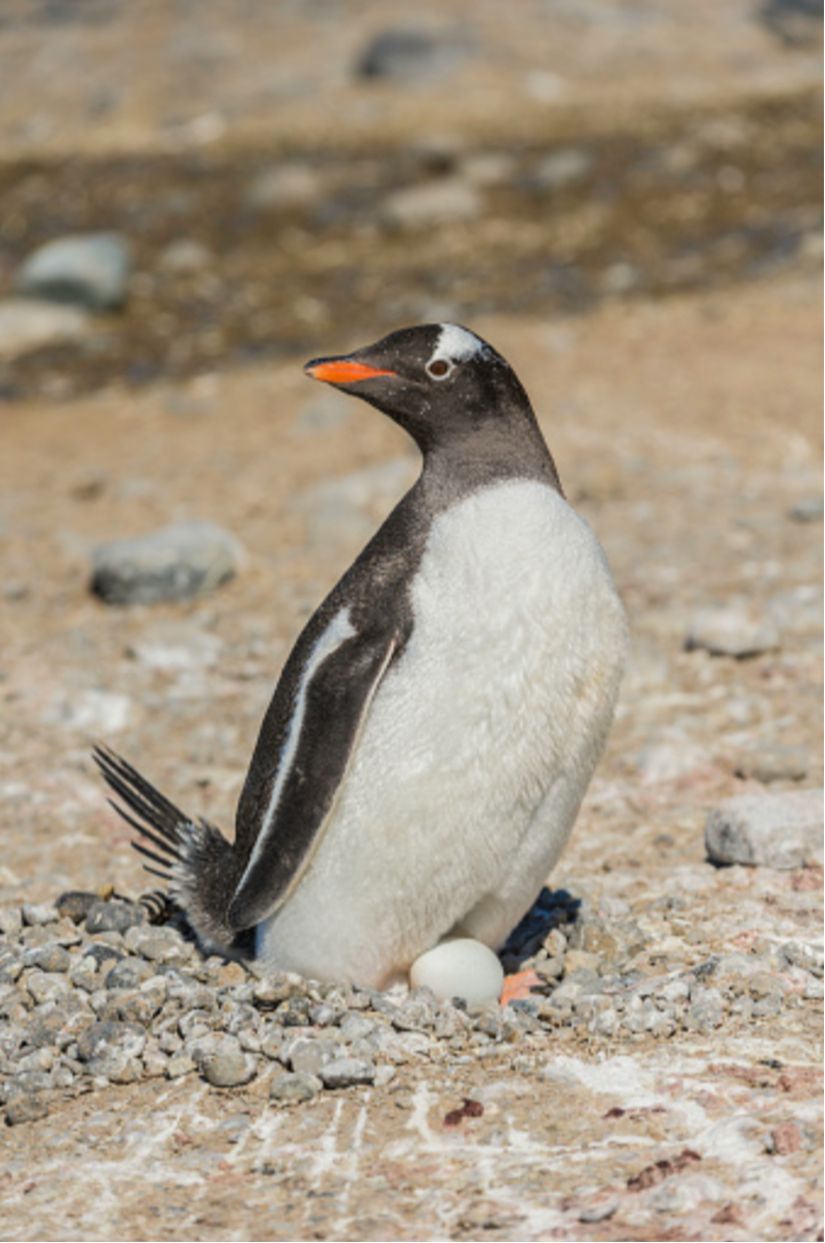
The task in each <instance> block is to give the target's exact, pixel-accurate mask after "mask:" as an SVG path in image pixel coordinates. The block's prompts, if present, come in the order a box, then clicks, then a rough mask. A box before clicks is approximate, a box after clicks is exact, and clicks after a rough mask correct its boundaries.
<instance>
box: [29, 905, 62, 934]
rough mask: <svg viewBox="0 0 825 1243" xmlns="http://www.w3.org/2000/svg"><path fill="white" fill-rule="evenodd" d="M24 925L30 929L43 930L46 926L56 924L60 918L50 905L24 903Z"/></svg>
mask: <svg viewBox="0 0 825 1243" xmlns="http://www.w3.org/2000/svg"><path fill="white" fill-rule="evenodd" d="M21 910H22V913H23V923H24V924H28V926H29V927H30V928H32V927H38V928H41V927H43V926H44V925H46V924H56V923H57V920H58V918H59V916H58V914H57V911H56V910H55V909H54V907H53V906H49V905H48V903H46V902H43V903H35V902H24V903H23V906H22V908H21Z"/></svg>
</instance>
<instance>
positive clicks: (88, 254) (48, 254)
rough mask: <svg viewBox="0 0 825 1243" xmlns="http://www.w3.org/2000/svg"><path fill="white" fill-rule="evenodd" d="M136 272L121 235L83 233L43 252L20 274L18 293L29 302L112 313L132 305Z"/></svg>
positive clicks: (36, 253)
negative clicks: (130, 295)
mask: <svg viewBox="0 0 825 1243" xmlns="http://www.w3.org/2000/svg"><path fill="white" fill-rule="evenodd" d="M130 267H131V260H130V253H129V246H128V244H127V242H126V241H125V239H124V238H122V237H121V236H120V235H119V234H117V233H85V234H81V233H78V234H75V235H72V236H67V237H59V238H54V239H53V240H52V241H50V242H46V243H45V245H43V246H40V247H38V249H37V250H35V251H34V252H33V253H32V254H31V255H29V257H28V258H27V259H26V261H25V262H24V264H23V266H22V267H21V269H20V271H19V272H18V274H17V276H16V278H15V289H16V291H17V292H18V293H21V294H24V295H26V296H27V297H35V298H45V299H48V300H49V301H52V302H71V303H75V304H77V305H79V306H83V307H88V308H89V309H90V310H93V311H110V310H115V309H116V308H118V307H120V306H122V305H123V303H124V302H125V301H126V293H127V287H128V282H129V270H130Z"/></svg>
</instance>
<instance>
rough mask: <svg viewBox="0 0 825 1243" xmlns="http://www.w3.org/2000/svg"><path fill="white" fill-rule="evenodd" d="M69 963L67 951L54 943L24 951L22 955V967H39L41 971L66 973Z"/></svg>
mask: <svg viewBox="0 0 825 1243" xmlns="http://www.w3.org/2000/svg"><path fill="white" fill-rule="evenodd" d="M71 963H72V956H71V954H70V953H69V951H68V950H66V949H64V948H63V946H62V945H58V944H57V943H56V942H52V943H51V945H42V946H39V947H37V948H35V949H29V950H26V952H25V953H24V954H23V965H24V967H39V968H40V970H41V971H57V972H60V971H68V970H69V967H70V966H71Z"/></svg>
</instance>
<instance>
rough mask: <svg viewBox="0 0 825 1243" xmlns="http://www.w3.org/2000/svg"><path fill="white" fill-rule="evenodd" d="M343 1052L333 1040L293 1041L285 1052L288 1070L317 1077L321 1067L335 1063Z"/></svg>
mask: <svg viewBox="0 0 825 1243" xmlns="http://www.w3.org/2000/svg"><path fill="white" fill-rule="evenodd" d="M343 1052H344V1050H343V1049H342V1047H341V1045H339V1044H336V1043H335V1041H333V1040H302V1039H298V1040H294V1041H292V1043H291V1044H290V1045H289V1047H288V1049H287V1050H286V1051H285V1057H286V1059H287V1060H288V1061H289V1067H290V1070H294V1071H306V1072H307V1073H308V1074H311V1075H317V1074H320V1072H321V1067H322V1066H324V1065H328V1064H329V1063H330V1062H333V1061H335V1059H336V1057H338V1056H339V1055H340V1054H341V1053H343Z"/></svg>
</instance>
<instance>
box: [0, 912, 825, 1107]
mask: <svg viewBox="0 0 825 1243" xmlns="http://www.w3.org/2000/svg"><path fill="white" fill-rule="evenodd" d="M680 901H681V899H678V898H675V899H674V898H667V899H659V900H658V905H661V904H662V902H664V903H665V904H667V906H668V907H669V908H672V907H674V906H678V905H679V903H680ZM653 905H654V906H655V905H657V903H654V904H653ZM620 908H621V909H620ZM161 921H162V922H161ZM0 933H2V941H0V1101H2V1103H3V1106H4V1109H5V1117H6V1122H7V1123H8V1124H9V1125H14V1124H16V1123H21V1122H26V1121H30V1120H33V1119H35V1118H40V1117H43V1116H44V1115H45V1114H47V1113H48V1112H49V1109H50V1107H51V1105H52V1104H53V1103H56V1102H57V1101H59V1100H61V1099H65V1098H67V1097H71V1096H76V1095H79V1094H82V1093H86V1092H92V1091H94V1090H95V1089H98V1088H103V1087H106V1086H107V1085H108V1084H125V1083H134V1082H136V1081H139V1080H146V1079H178V1078H180V1077H181V1076H184V1075H198V1076H200V1077H201V1078H202V1079H203V1080H204V1081H205V1082H207V1083H209V1084H211V1085H212V1086H213V1087H215V1088H216V1089H224V1090H227V1089H233V1088H242V1087H243V1086H244V1085H246V1084H249V1083H251V1082H252V1081H253V1080H255V1079H259V1080H265V1081H268V1084H269V1089H268V1090H269V1096H270V1099H271V1101H272V1102H273V1107H278V1106H284V1105H289V1104H295V1103H299V1102H304V1101H309V1100H311V1099H312V1098H313V1097H315V1096H317V1095H318V1093H320V1092H324V1091H335V1090H339V1089H342V1088H348V1087H353V1086H355V1085H360V1084H377V1085H386V1084H389V1083H390V1082H391V1081H392V1079H393V1078H394V1076H395V1074H396V1068H397V1067H398V1066H399V1065H402V1064H404V1063H408V1062H410V1061H419V1062H420V1061H426V1060H430V1061H443V1060H444V1059H451V1060H452V1061H453V1062H454V1063H456V1064H461V1063H465V1064H466V1063H468V1062H471V1061H473V1060H475V1059H478V1058H483V1057H484V1056H485V1055H486V1054H488V1053H489V1052H490V1051H493V1052H494V1051H496V1049H497V1048H500V1047H501V1046H502V1045H510V1046H511V1047H512V1049H513V1055H514V1059H517V1058H518V1057H524V1056H529V1054H530V1052H531V1050H535V1049H536V1048H537V1047H539V1048H541V1047H542V1046H544V1047H546V1044H547V1040H548V1037H549V1036H552V1037H553V1038H554V1040H558V1038H559V1036H560V1034H561V1033H562V1032H563V1031H566V1032H567V1034H568V1036H570V1035H571V1034H572V1035H578V1036H579V1037H581V1038H583V1039H585V1040H588V1041H591V1042H597V1043H602V1044H607V1045H609V1042H610V1039H611V1037H614V1036H618V1035H621V1037H622V1039H623V1040H626V1039H627V1038H628V1037H630V1038H631V1039H637V1040H640V1041H641V1040H644V1039H654V1040H666V1039H668V1038H669V1037H671V1036H673V1035H674V1034H675V1033H677V1032H678V1031H680V1030H688V1031H709V1030H711V1029H713V1028H716V1027H719V1026H720V1025H721V1024H722V1023H723V1022H730V1021H731V1020H733V1021H734V1022H735V1021H736V1020H737V1019H738V1020H740V1021H741V1022H742V1023H743V1024H745V1023H747V1024H748V1025H749V1027H751V1028H752V1026H753V1023H754V1022H755V1021H758V1020H759V1019H760V1018H768V1017H773V1016H775V1015H777V1014H778V1013H779V1012H780V1011H781V1010H782V1009H783V1007H786V1006H793V1005H800V1004H801V1003H802V1001H803V999H805V998H814V997H821V996H822V970H823V960H822V950H821V949H817V948H814V947H812V946H811V945H810V944H808V943H803V942H800V941H787V942H784V943H779V944H777V943H775V942H773V943H769V942H767V941H757V942H756V943H755V944H754V945H753V946H752V947H751V948H750V950H749V951H748V952H743V953H733V954H725V955H713V956H711V957H709V958H707V959H706V960H704V961H702V962H700V963H698V964H694V965H692V966H688V965H687V964H684V963H682V964H674V963H673V962H672V961H670V962H667V964H666V966H664V965H662V964H663V962H664V961H665V954H664V953H662V954H660V955H657V953H656V952H655V950H656V947H655V946H651V945H650V944H649V943H648V941H647V939H646V937H645V936H644V934H643V933H642V932H641V930H640V929H639V927H638V925H637V924H636V923H635V922H634V919H633V918H632V917H631V915H630V909H629V908H628V907H626V904H624V903H622V902H619V901H615V900H614V901H613V902H612V903H611V904H610V910H605V909H599V910H591V909H589V908H588V907H587V905H586V904H585V903H583V902H580V901H579V900H577V899H575V898H572V897H571V896H570V895H569V894H568V893H566V892H565V891H557V892H555V893H551V892H550V891H549V890H546V889H545V890H543V891H542V894H541V895H540V897H539V899H538V900H537V902H536V904H535V905H534V907H533V908H532V910H531V911H530V912H529V913H528V915H527V916H526V917H525V918H524V920H522V922H521V924H520V925H519V926H518V928H517V929H516V930H515V932H514V933H513V934H512V936H511V938H510V940H509V942H508V944H507V946H506V947H505V949H504V951H503V952H502V962H503V965H504V968H505V970H514V969H516V968H523V967H532V968H534V970H535V971H536V972H537V974H538V976H539V977H540V979H541V981H542V989H541V990H540V991H537V992H534V994H533V995H532V996H531V997H529V998H528V999H526V1000H524V1001H517V1002H514V1003H511V1004H510V1005H509V1006H508V1007H506V1009H503V1008H501V1007H499V1006H497V1005H493V1006H490V1007H488V1008H486V1009H483V1010H480V1011H477V1012H468V1010H467V1009H466V1008H465V1007H464V1006H463V1005H462V1004H461V1003H460V1002H458V1001H456V1002H453V1003H449V1002H447V1003H444V1002H438V1001H437V1000H436V999H435V998H434V997H433V995H432V994H431V993H429V992H428V990H426V989H416V990H408V989H406V988H404V987H402V986H396V987H394V988H393V989H391V990H389V991H387V992H383V993H382V992H377V991H375V990H372V989H364V988H357V987H354V986H341V985H332V984H323V983H317V982H314V981H311V980H305V979H302V978H301V977H299V976H297V975H292V974H287V973H281V974H278V975H275V976H269V977H267V978H260V977H258V976H256V975H255V974H254V972H253V971H252V970H251V969H248V968H247V967H246V966H245V965H243V964H241V963H239V962H229V961H226V960H225V959H223V958H219V957H215V956H211V957H204V956H203V954H202V953H201V952H200V950H199V948H198V946H197V945H196V944H195V942H194V941H193V939H192V938H191V936H190V935H189V933H188V930H187V928H186V926H185V923H184V922H183V920H182V917H181V916H180V914H179V913H177V912H174V911H170V909H169V907H168V905H167V904H166V903H165V902H164V901H163V900H162V899H158V898H157V897H156V896H152V895H147V896H145V897H144V898H142V899H140V900H138V901H129V900H126V899H123V898H120V897H118V896H108V897H101V896H100V895H98V894H91V893H68V894H63V895H62V896H61V897H59V898H58V899H57V901H56V902H55V903H54V905H34V904H28V903H26V904H23V905H22V906H19V907H18V906H6V907H2V908H0ZM657 964H658V967H657ZM514 1064H515V1062H514Z"/></svg>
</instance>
